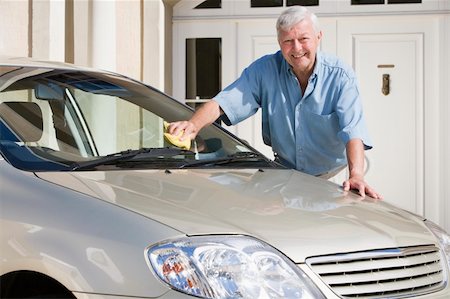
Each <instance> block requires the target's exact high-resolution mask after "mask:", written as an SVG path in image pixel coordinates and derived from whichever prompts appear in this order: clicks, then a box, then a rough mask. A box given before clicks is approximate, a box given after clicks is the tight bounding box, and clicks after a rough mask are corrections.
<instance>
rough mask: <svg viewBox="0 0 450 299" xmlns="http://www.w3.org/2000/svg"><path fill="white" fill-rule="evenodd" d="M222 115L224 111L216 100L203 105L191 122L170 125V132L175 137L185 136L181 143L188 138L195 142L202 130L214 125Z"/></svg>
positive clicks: (184, 121) (181, 138)
mask: <svg viewBox="0 0 450 299" xmlns="http://www.w3.org/2000/svg"><path fill="white" fill-rule="evenodd" d="M222 113H223V111H222V109H220V106H219V104H218V103H217V102H216V101H214V100H210V101H208V102H206V103H205V104H203V105H201V106H200V108H198V109H197V111H195V113H194V115H192V118H191V119H190V120H183V121H176V122H172V123H170V124H169V131H168V132H169V133H170V134H172V135H175V136H178V134H180V133H181V132H182V133H183V135H181V137H180V140H181V141H183V140H184V139H186V138H190V139H191V140H194V139H195V137H196V136H197V134H198V132H200V130H201V129H202V128H204V127H205V126H207V125H210V124H212V123H213V122H214V121H215V120H216V119H217V118H219V117H220V115H222Z"/></svg>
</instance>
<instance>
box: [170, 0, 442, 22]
mask: <svg viewBox="0 0 450 299" xmlns="http://www.w3.org/2000/svg"><path fill="white" fill-rule="evenodd" d="M203 1H204V0H181V1H180V2H178V3H177V4H176V5H175V6H174V9H173V19H174V20H199V19H216V20H217V19H242V18H244V19H248V18H251V19H255V18H277V17H278V16H279V14H280V13H281V12H282V11H283V10H285V9H287V8H288V7H286V6H282V7H250V0H222V8H214V9H194V8H195V7H196V6H197V5H198V4H200V3H201V2H203ZM284 2H286V1H284ZM449 2H450V1H447V0H422V3H420V4H415V3H411V4H375V5H351V0H320V1H319V6H308V9H309V10H311V11H312V12H314V13H315V14H317V15H318V16H319V17H324V16H327V17H342V16H368V15H399V16H403V15H405V14H409V15H422V14H435V13H444V14H446V13H450V4H449Z"/></svg>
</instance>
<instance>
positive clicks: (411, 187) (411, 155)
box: [337, 16, 441, 222]
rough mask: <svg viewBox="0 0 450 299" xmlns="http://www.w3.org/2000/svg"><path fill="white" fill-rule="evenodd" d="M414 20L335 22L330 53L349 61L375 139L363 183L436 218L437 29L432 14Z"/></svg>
mask: <svg viewBox="0 0 450 299" xmlns="http://www.w3.org/2000/svg"><path fill="white" fill-rule="evenodd" d="M420 19H421V20H420V22H419V20H417V18H411V17H399V16H397V17H395V18H390V17H379V18H375V17H373V18H349V19H347V20H346V19H343V20H339V21H338V22H337V40H338V43H337V54H338V56H339V57H341V58H343V59H344V60H346V61H347V63H349V64H351V65H352V66H353V67H354V69H355V71H356V74H357V76H358V80H359V82H360V86H361V95H362V99H363V104H364V113H365V115H366V119H367V123H368V127H369V130H370V132H369V133H370V135H371V137H372V140H373V143H374V148H373V149H372V150H370V151H367V152H366V156H367V159H368V169H367V175H366V179H367V181H368V183H369V184H370V185H372V186H373V187H375V188H376V189H377V191H379V192H381V193H382V194H383V196H384V198H385V201H387V202H391V203H393V204H395V205H397V206H400V207H402V208H405V209H407V210H409V211H411V212H414V213H417V214H420V215H424V216H426V217H427V218H429V219H432V220H434V221H436V222H439V205H440V204H441V203H440V199H439V196H438V191H437V188H436V182H437V181H438V177H439V176H438V175H439V174H438V172H437V171H436V170H437V169H438V167H437V162H436V161H437V159H436V157H437V156H438V155H437V154H436V149H437V148H438V144H439V140H438V138H437V137H436V131H437V130H438V121H437V120H436V115H437V114H436V107H438V94H437V92H436V88H435V86H436V82H438V77H437V76H436V70H437V69H438V64H437V63H438V61H437V60H436V57H438V52H437V48H438V47H437V44H438V40H437V37H436V32H437V27H436V22H435V19H432V18H427V17H420ZM383 74H386V75H389V83H390V91H389V94H387V95H384V94H383V93H382V82H383V81H382V78H383ZM425 74H427V75H426V76H425ZM433 115H434V116H433Z"/></svg>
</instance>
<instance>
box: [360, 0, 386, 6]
mask: <svg viewBox="0 0 450 299" xmlns="http://www.w3.org/2000/svg"><path fill="white" fill-rule="evenodd" d="M364 4H384V0H352V5H364Z"/></svg>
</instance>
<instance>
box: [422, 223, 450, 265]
mask: <svg viewBox="0 0 450 299" xmlns="http://www.w3.org/2000/svg"><path fill="white" fill-rule="evenodd" d="M424 223H425V225H426V226H427V227H428V228H429V229H430V230H431V231H432V232H433V234H434V235H435V236H436V238H437V239H438V240H439V244H440V245H441V249H442V250H443V251H444V254H445V257H446V259H447V265H448V270H449V271H450V235H449V234H448V233H447V232H446V231H445V230H444V229H443V228H441V227H440V226H438V225H437V224H435V223H433V222H431V221H429V220H425V221H424Z"/></svg>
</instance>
